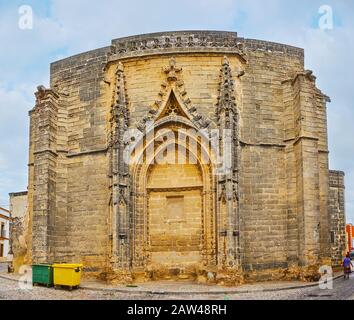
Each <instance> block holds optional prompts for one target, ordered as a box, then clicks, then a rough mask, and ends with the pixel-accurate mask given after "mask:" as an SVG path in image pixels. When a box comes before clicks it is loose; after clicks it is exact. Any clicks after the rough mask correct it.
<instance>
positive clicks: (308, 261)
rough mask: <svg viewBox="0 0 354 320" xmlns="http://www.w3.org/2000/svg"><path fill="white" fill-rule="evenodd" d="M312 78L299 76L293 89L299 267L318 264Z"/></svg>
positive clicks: (315, 122)
mask: <svg viewBox="0 0 354 320" xmlns="http://www.w3.org/2000/svg"><path fill="white" fill-rule="evenodd" d="M315 79H316V78H315V77H314V76H313V75H312V72H310V71H306V72H304V73H299V74H298V75H297V76H296V77H295V79H294V81H293V83H292V85H293V90H294V104H293V113H294V120H295V125H294V134H295V136H294V142H293V148H294V154H295V171H296V190H297V192H296V193H297V196H296V201H297V216H298V219H297V225H298V234H299V238H298V239H299V247H298V248H299V251H298V254H299V264H300V265H301V266H311V265H316V264H319V263H320V228H321V212H320V161H319V140H320V139H319V138H320V137H319V135H318V129H317V126H318V124H319V120H318V117H317V111H316V108H317V105H316V101H315V92H316V90H317V89H316V85H315Z"/></svg>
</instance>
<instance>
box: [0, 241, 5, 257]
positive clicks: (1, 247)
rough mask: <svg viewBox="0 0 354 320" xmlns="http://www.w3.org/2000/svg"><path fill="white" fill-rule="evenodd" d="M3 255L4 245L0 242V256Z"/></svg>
mask: <svg viewBox="0 0 354 320" xmlns="http://www.w3.org/2000/svg"><path fill="white" fill-rule="evenodd" d="M3 256H4V245H3V244H2V243H0V258H2V257H3Z"/></svg>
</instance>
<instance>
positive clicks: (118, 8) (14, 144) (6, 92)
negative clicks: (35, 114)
mask: <svg viewBox="0 0 354 320" xmlns="http://www.w3.org/2000/svg"><path fill="white" fill-rule="evenodd" d="M21 5H30V6H32V8H33V13H34V25H33V29H32V30H21V29H20V28H19V27H18V21H19V17H20V15H19V12H18V10H19V7H20V6H21ZM323 5H329V6H330V7H331V8H332V10H333V14H334V26H333V29H332V30H322V29H320V28H319V25H318V22H319V19H320V17H321V14H320V13H319V8H320V7H321V6H323ZM353 14H354V1H351V0H328V1H325V2H324V1H317V0H311V1H308V0H298V1H284V0H247V1H246V0H194V1H191V0H179V1H175V2H173V6H172V5H169V4H168V2H167V1H165V0H164V1H162V0H150V1H138V0H130V1H126V0H123V1H121V0H101V1H95V2H94V1H85V0H74V1H69V0H47V1H46V0H36V1H35V0H31V1H30V0H26V1H25V0H24V1H18V0H12V1H8V0H0V43H1V50H0V206H5V207H6V206H7V205H8V193H9V192H14V191H22V190H26V188H27V162H28V111H29V110H30V109H31V108H32V107H33V105H34V95H33V92H34V91H35V89H36V86H37V85H39V84H44V85H48V83H49V64H50V62H52V61H55V60H58V59H61V58H64V57H66V56H70V55H72V54H76V53H80V52H83V51H86V50H90V49H95V48H97V47H102V46H107V45H110V41H111V39H113V38H118V37H121V36H127V35H133V34H139V33H148V32H155V31H169V30H186V29H213V30H230V31H237V32H238V33H239V35H240V36H242V37H247V38H256V39H263V40H269V41H275V42H282V43H287V44H291V45H295V46H300V47H303V48H304V49H305V50H306V51H305V53H306V68H308V69H311V70H313V71H314V73H315V75H316V76H317V77H318V81H317V83H318V86H319V88H320V89H321V90H322V91H323V92H325V93H326V94H327V95H329V96H330V97H331V98H332V103H331V104H329V105H328V127H329V143H330V151H331V153H330V167H331V168H332V169H338V170H344V171H345V172H346V205H347V206H346V209H347V217H348V220H349V221H351V222H353V223H354V141H353V138H354V126H353V124H352V123H353V120H354V87H353V82H352V76H353V74H354V63H353V62H354V61H353V60H354V58H353V57H354V54H353V52H354V40H353V39H354V37H353V34H354V19H353Z"/></svg>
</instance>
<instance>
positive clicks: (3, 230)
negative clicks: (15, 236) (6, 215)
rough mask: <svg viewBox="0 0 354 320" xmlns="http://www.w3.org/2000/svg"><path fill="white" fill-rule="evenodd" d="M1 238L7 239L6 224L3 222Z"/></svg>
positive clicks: (0, 232) (0, 230) (0, 231)
mask: <svg viewBox="0 0 354 320" xmlns="http://www.w3.org/2000/svg"><path fill="white" fill-rule="evenodd" d="M0 237H2V238H5V237H6V232H5V223H3V222H1V229H0Z"/></svg>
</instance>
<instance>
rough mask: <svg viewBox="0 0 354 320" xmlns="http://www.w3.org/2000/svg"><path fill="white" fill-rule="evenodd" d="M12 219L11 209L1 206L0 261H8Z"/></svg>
mask: <svg viewBox="0 0 354 320" xmlns="http://www.w3.org/2000/svg"><path fill="white" fill-rule="evenodd" d="M10 220H11V213H10V211H9V210H6V209H4V208H1V207H0V262H1V261H7V259H8V254H9V250H10V246H9V240H10Z"/></svg>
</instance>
